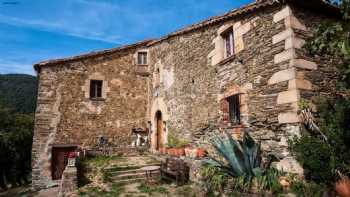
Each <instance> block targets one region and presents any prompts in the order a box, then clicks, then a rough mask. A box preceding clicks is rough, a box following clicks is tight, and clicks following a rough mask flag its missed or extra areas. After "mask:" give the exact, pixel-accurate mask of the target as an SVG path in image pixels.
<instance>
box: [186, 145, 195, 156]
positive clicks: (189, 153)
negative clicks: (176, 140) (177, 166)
mask: <svg viewBox="0 0 350 197" xmlns="http://www.w3.org/2000/svg"><path fill="white" fill-rule="evenodd" d="M192 150H193V148H191V147H186V148H185V156H186V157H191V152H192Z"/></svg>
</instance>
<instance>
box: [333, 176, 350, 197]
mask: <svg viewBox="0 0 350 197" xmlns="http://www.w3.org/2000/svg"><path fill="white" fill-rule="evenodd" d="M335 191H337V194H338V195H339V196H340V197H349V196H350V179H349V178H343V179H341V180H339V181H338V182H337V183H336V184H335Z"/></svg>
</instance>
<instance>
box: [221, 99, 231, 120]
mask: <svg viewBox="0 0 350 197" xmlns="http://www.w3.org/2000/svg"><path fill="white" fill-rule="evenodd" d="M220 105H221V111H222V123H223V124H227V123H229V117H230V114H229V103H228V101H227V99H222V100H221V102H220Z"/></svg>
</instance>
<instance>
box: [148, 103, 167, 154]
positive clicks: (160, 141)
mask: <svg viewBox="0 0 350 197" xmlns="http://www.w3.org/2000/svg"><path fill="white" fill-rule="evenodd" d="M149 119H150V121H151V131H152V133H151V150H152V151H158V150H159V148H160V147H164V146H165V145H166V144H167V143H168V129H167V121H168V119H169V116H168V112H167V107H166V105H165V102H164V101H163V99H162V98H156V99H155V100H153V102H152V108H151V113H150V118H149Z"/></svg>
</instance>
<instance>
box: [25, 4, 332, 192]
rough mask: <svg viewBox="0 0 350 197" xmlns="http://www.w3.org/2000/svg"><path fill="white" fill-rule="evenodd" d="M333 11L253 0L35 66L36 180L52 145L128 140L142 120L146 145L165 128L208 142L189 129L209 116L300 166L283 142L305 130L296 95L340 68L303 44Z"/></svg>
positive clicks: (162, 137) (42, 180)
mask: <svg viewBox="0 0 350 197" xmlns="http://www.w3.org/2000/svg"><path fill="white" fill-rule="evenodd" d="M337 13H339V10H338V9H337V8H335V7H333V6H331V5H329V4H327V3H324V2H323V1H321V0H310V1H307V2H305V1H303V0H280V1H274V0H265V1H257V2H255V3H252V4H249V5H247V6H245V7H242V8H239V9H236V10H232V11H230V12H228V13H226V14H224V15H222V16H217V17H212V18H210V19H209V20H206V21H203V22H200V23H198V24H195V25H192V26H189V27H186V28H184V29H181V30H179V31H176V32H174V33H171V34H169V35H167V36H164V37H162V38H160V39H157V40H147V41H143V42H139V43H136V44H133V45H127V46H123V47H119V48H115V49H110V50H105V51H99V52H92V53H89V54H84V55H80V56H75V57H70V58H64V59H58V60H50V61H45V62H41V63H38V64H36V65H34V67H35V69H36V71H37V73H38V77H39V90H38V103H37V109H36V118H35V132H34V140H33V151H32V167H33V172H32V175H33V176H32V177H33V187H34V188H36V189H40V188H44V187H47V186H48V185H49V184H51V182H52V181H53V174H54V171H55V170H56V168H55V166H56V164H55V163H54V162H53V161H55V157H56V156H55V154H53V150H54V149H55V150H59V148H65V147H78V148H82V149H89V148H93V147H95V146H96V143H97V141H96V140H97V138H98V137H99V136H105V137H107V138H108V139H109V143H110V144H112V145H114V146H118V147H127V146H129V145H130V144H131V131H132V129H134V128H143V129H144V130H145V131H150V136H151V139H150V141H151V151H154V152H157V151H158V149H159V147H161V146H164V145H165V144H166V143H167V139H168V135H169V133H172V134H174V135H176V136H179V137H181V138H184V139H187V140H189V141H191V142H192V143H193V144H197V145H198V144H199V145H200V146H203V147H205V148H207V149H208V150H209V149H210V147H209V146H208V143H207V142H205V141H204V142H202V141H198V136H195V135H194V134H195V133H196V132H197V131H198V130H201V129H202V128H206V127H208V125H209V124H213V125H216V126H218V127H220V128H221V129H222V130H226V131H228V132H230V133H232V134H233V135H240V133H241V132H243V131H247V132H250V133H251V134H252V135H253V136H254V137H255V138H256V139H257V140H259V141H261V142H262V148H263V150H264V155H267V154H269V153H274V154H277V155H278V157H279V158H280V162H279V163H277V167H278V168H280V169H283V170H285V171H290V172H294V173H300V174H301V173H303V171H302V168H301V166H300V165H299V164H298V163H297V162H296V161H295V159H294V158H293V156H292V155H291V154H290V153H289V151H288V143H287V140H288V139H289V138H290V137H292V136H295V135H300V132H302V125H301V123H300V119H299V116H298V111H299V105H298V104H299V102H300V101H301V100H302V99H305V100H309V101H310V102H312V100H313V99H314V98H315V97H316V96H332V92H334V90H335V88H334V87H335V76H336V75H335V74H336V72H337V70H336V68H335V66H334V65H332V61H333V60H325V59H322V58H317V59H315V58H311V57H309V56H308V54H307V52H306V50H305V49H304V48H303V45H304V44H305V43H306V39H307V38H308V37H310V36H311V35H312V32H313V30H314V28H315V27H316V26H317V24H319V23H320V22H322V21H327V20H337V17H338V16H337ZM230 32H232V33H231V34H229V33H230ZM226 35H229V37H227V36H226ZM227 38H229V39H227ZM228 50H232V52H233V54H231V55H229V56H228V55H227V54H228V52H227V51H228ZM93 81H98V83H97V82H95V83H93ZM92 84H100V85H96V87H95V86H92ZM92 91H93V92H94V93H95V91H97V93H96V95H97V97H98V98H95V97H94V98H92V97H91V95H92V93H91V92H92ZM237 95H238V97H235V96H237ZM231 98H239V99H238V100H236V101H235V102H236V103H234V102H232V99H231ZM232 111H233V112H232ZM232 116H234V118H236V119H238V120H239V121H238V122H236V123H237V124H233V122H232V121H231V120H232ZM201 135H203V136H204V137H203V138H202V139H205V135H206V133H205V132H204V133H202V134H201ZM62 150H63V149H62Z"/></svg>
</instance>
